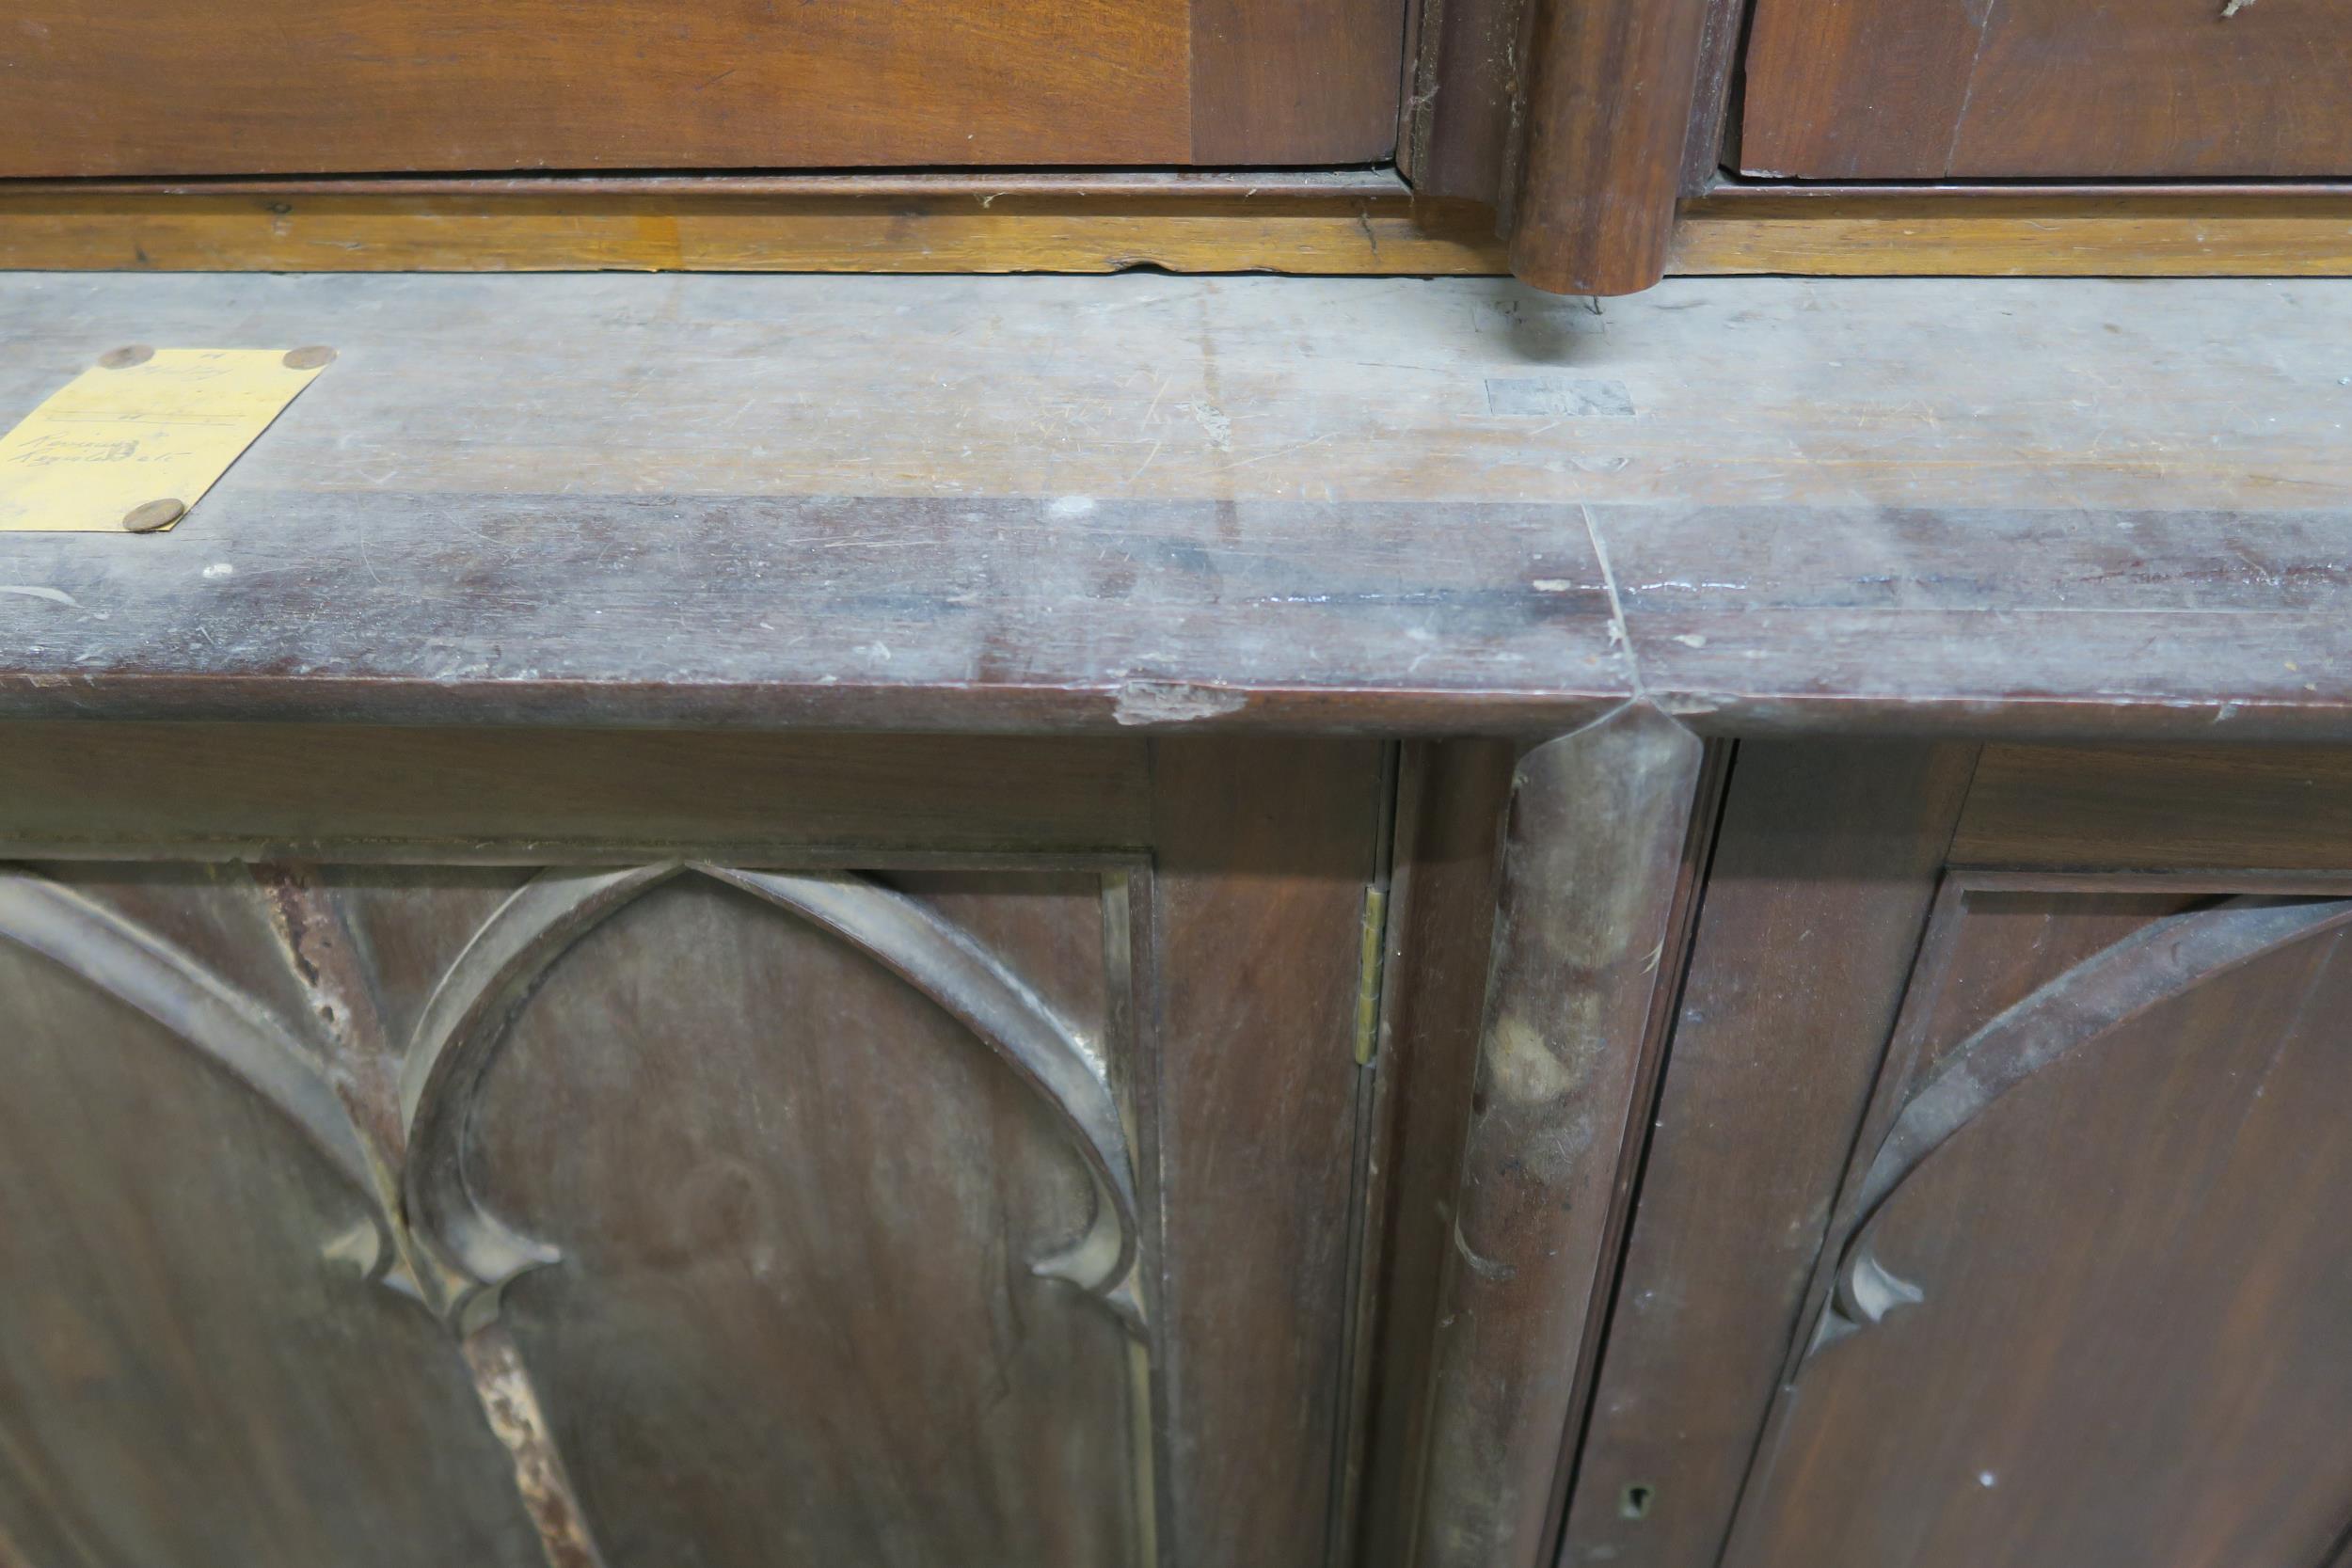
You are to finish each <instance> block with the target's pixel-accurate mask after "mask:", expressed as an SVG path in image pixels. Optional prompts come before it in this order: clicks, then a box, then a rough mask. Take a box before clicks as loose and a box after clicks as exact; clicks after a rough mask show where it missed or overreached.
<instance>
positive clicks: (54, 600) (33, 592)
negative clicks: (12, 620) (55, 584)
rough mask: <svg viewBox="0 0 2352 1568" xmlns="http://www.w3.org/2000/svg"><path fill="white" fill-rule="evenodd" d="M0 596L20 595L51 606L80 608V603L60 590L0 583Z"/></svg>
mask: <svg viewBox="0 0 2352 1568" xmlns="http://www.w3.org/2000/svg"><path fill="white" fill-rule="evenodd" d="M0 594H24V596H25V597H26V598H28V599H47V600H48V601H49V602H50V603H51V604H61V605H71V606H72V608H73V609H75V610H79V609H81V608H82V604H81V601H80V600H78V599H76V598H75V597H74V596H73V595H72V594H69V593H67V592H66V591H65V590H64V589H62V588H30V587H25V586H23V585H21V584H18V583H13V582H0Z"/></svg>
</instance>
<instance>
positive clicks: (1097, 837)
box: [0, 722, 1150, 948]
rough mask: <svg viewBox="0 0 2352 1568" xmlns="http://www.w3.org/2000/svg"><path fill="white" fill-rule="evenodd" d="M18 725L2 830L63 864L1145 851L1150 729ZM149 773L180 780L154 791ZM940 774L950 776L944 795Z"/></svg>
mask: <svg viewBox="0 0 2352 1568" xmlns="http://www.w3.org/2000/svg"><path fill="white" fill-rule="evenodd" d="M7 733H8V743H7V744H6V745H0V837H5V839H6V840H8V841H12V842H13V843H14V844H15V845H17V846H20V847H23V846H39V847H42V848H43V849H44V850H45V851H46V852H51V853H67V852H71V853H75V854H82V855H87V854H93V853H98V854H103V853H107V852H109V851H110V850H112V851H115V852H119V851H122V850H125V849H130V848H134V847H136V848H142V849H143V848H146V847H151V846H153V845H154V844H156V843H158V842H159V841H164V840H168V841H170V842H172V843H173V845H174V847H175V849H176V850H177V851H178V852H180V853H183V854H194V853H198V852H218V853H224V854H227V853H238V852H242V853H246V854H251V853H254V852H257V851H262V852H268V853H273V854H280V855H283V854H287V853H297V854H300V853H318V852H320V851H322V850H326V851H331V852H333V853H337V854H341V855H344V856H349V855H352V854H354V853H358V854H362V855H370V856H382V855H391V856H395V857H397V856H401V855H404V854H405V855H407V856H412V857H413V856H416V855H419V854H426V855H442V856H447V855H453V854H455V855H460V856H480V857H484V858H493V859H499V858H502V859H506V860H510V861H511V860H515V859H517V858H524V859H527V858H530V857H532V856H533V855H545V854H547V853H548V852H549V851H551V850H558V849H562V850H566V851H569V852H571V853H574V854H580V853H586V854H588V855H590V856H591V857H593V858H596V859H601V860H607V861H610V860H614V859H621V860H627V859H630V858H647V857H650V858H659V855H660V851H662V850H664V849H670V850H684V849H694V850H698V851H700V852H701V853H703V854H706V855H709V854H715V853H717V852H718V851H720V850H723V849H724V848H726V847H730V846H742V847H753V846H756V847H759V848H760V849H761V850H762V851H763V852H765V853H767V854H771V855H772V854H774V853H776V852H777V851H778V850H779V849H784V848H788V847H800V848H802V849H803V850H817V851H827V852H830V853H832V854H834V855H837V854H840V853H848V852H855V853H859V854H863V855H866V856H868V857H870V856H872V855H873V854H875V853H876V852H877V851H889V852H892V853H894V854H895V855H897V856H899V857H904V856H905V855H908V854H935V853H938V852H942V851H946V852H966V853H973V852H977V853H1003V854H1011V853H1016V852H1029V853H1047V854H1060V855H1070V854H1084V853H1090V852H1099V851H1102V850H1106V849H1120V848H1136V847H1141V846H1142V845H1144V844H1146V843H1147V842H1148V841H1149V834H1150V815H1149V804H1148V800H1147V795H1146V791H1147V788H1148V781H1147V775H1146V758H1145V755H1144V747H1143V742H1142V741H1141V740H1140V739H1132V740H1117V739H1113V740H1093V741H1087V740H1080V741H1077V742H1076V743H1074V744H1073V743H1070V742H1067V741H1062V740H1053V739H1043V738H1022V737H1017V736H1001V737H995V738H989V737H977V736H976V737H972V738H970V739H967V740H952V741H943V740H937V739H915V738H912V737H891V736H821V735H781V734H779V735H767V736H762V735H746V734H715V733H711V732H707V731H706V732H696V731H680V730H667V731H661V732H659V733H653V732H642V731H641V732H634V733H632V732H628V731H612V730H603V731H597V730H575V731H528V730H525V731H483V730H469V731H452V730H427V729H384V728H359V729H351V728H344V727H342V726H334V725H329V726H325V727H321V726H316V725H307V724H271V723H251V724H238V725H235V726H233V727H220V726H208V725H201V724H182V723H160V724H128V725H119V724H109V725H105V726H103V727H101V726H96V725H88V724H74V723H64V722H59V723H31V724H22V725H13V726H10V727H9V729H8V732H7ZM159 775H162V776H168V777H169V778H171V779H172V780H173V785H172V788H171V789H170V790H169V791H168V792H167V793H165V794H164V795H162V796H158V794H157V792H156V791H155V790H154V788H153V787H152V781H153V780H154V779H155V778H156V777H157V776H159ZM943 776H945V777H946V778H950V779H953V780H955V781H957V786H956V788H955V789H954V790H953V792H952V794H951V796H950V797H949V798H948V799H945V800H943V799H942V798H941V793H942V792H941V790H940V788H939V781H940V780H941V778H942V777H943ZM852 847H853V849H852ZM172 902H173V903H175V904H179V903H183V902H184V898H183V897H175V899H173V900H172ZM241 930H242V928H241ZM229 945H230V946H231V947H232V948H233V946H234V945H235V943H233V942H231V943H230V944H229Z"/></svg>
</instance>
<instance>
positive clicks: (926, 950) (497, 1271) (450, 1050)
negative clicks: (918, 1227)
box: [401, 862, 1141, 1330]
mask: <svg viewBox="0 0 2352 1568" xmlns="http://www.w3.org/2000/svg"><path fill="white" fill-rule="evenodd" d="M686 875H694V876H702V877H707V878H709V879H712V880H714V881H717V882H720V883H722V884H723V885H725V886H728V887H732V888H735V889H738V890H739V891H741V892H743V893H746V894H749V895H751V896H753V897H755V898H757V899H758V900H760V901H761V902H763V903H765V904H768V905H770V906H771V907H772V908H775V909H777V910H779V911H785V912H787V913H788V914H791V915H794V916H797V917H799V918H801V919H803V920H805V921H807V922H808V923H809V924H811V925H814V926H817V927H819V928H821V929H824V930H826V931H829V932H831V933H833V934H834V935H835V936H837V937H839V938H841V939H842V940H843V941H845V942H849V943H850V944H851V945H852V946H853V947H855V948H856V949H858V950H859V951H860V952H862V953H863V954H865V955H866V957H867V958H870V959H872V960H873V961H874V962H876V963H878V964H880V965H881V966H882V967H883V968H884V969H886V970H888V971H889V972H890V973H892V974H896V975H898V977H899V978H900V979H902V980H904V981H905V982H906V983H907V984H908V985H910V986H912V987H913V988H914V990H916V991H918V992H920V993H921V994H922V995H924V996H926V997H928V998H929V999H930V1001H932V1002H933V1003H934V1004H936V1005H937V1006H940V1007H941V1008H943V1009H944V1010H945V1011H946V1012H947V1013H948V1014H949V1016H951V1017H953V1018H954V1019H956V1020H957V1021H958V1022H960V1023H961V1024H962V1025H963V1026H964V1027H965V1028H966V1029H967V1030H969V1031H970V1032H971V1033H972V1034H973V1035H974V1036H975V1037H977V1039H978V1040H979V1041H980V1042H981V1043H983V1044H984V1045H986V1046H987V1047H988V1048H989V1049H990V1050H991V1051H993V1053H995V1054H996V1055H997V1056H998V1057H999V1058H1000V1059H1001V1060H1003V1061H1004V1062H1005V1063H1006V1064H1007V1065H1008V1066H1009V1067H1010V1068H1011V1069H1013V1071H1014V1072H1015V1074H1016V1075H1017V1076H1018V1077H1019V1078H1020V1080H1021V1081H1022V1082H1023V1083H1024V1084H1025V1085H1027V1086H1028V1088H1029V1089H1030V1090H1031V1091H1032V1092H1033V1093H1034V1094H1036V1095H1037V1096H1038V1097H1039V1098H1040V1099H1041V1101H1043V1102H1044V1103H1045V1104H1046V1106H1047V1107H1048V1108H1049V1109H1050V1110H1051V1111H1052V1112H1053V1113H1054V1114H1055V1115H1056V1117H1057V1118H1058V1119H1059V1120H1060V1122H1061V1123H1062V1125H1063V1127H1064V1128H1065V1130H1066V1131H1067V1132H1068V1133H1069V1134H1070V1138H1071V1142H1072V1143H1073V1146H1074V1147H1075V1148H1076V1149H1077V1151H1078V1153H1079V1154H1080V1156H1081V1157H1082V1158H1083V1159H1084V1161H1085V1163H1086V1165H1087V1168H1088V1171H1089V1177H1090V1178H1091V1181H1092V1185H1093V1188H1094V1208H1093V1214H1092V1218H1091V1220H1090V1222H1089V1227H1088V1228H1087V1230H1086V1232H1085V1233H1084V1234H1083V1235H1082V1236H1081V1237H1079V1238H1078V1240H1077V1241H1076V1242H1075V1243H1073V1244H1072V1245H1070V1246H1069V1247H1067V1248H1065V1249H1063V1250H1061V1251H1059V1252H1057V1253H1055V1254H1053V1255H1052V1256H1050V1257H1047V1258H1043V1259H1038V1260H1037V1261H1036V1262H1035V1263H1034V1264H1033V1265H1032V1267H1033V1268H1034V1269H1035V1270H1036V1271H1037V1272H1038V1273H1039V1274H1041V1275H1051V1276H1054V1277H1057V1278H1062V1279H1066V1280H1069V1281H1071V1282H1072V1283H1073V1284H1075V1285H1077V1286H1079V1287H1080V1288H1081V1289H1084V1290H1086V1291H1089V1292H1090V1293H1092V1294H1094V1295H1095V1296H1097V1297H1099V1298H1100V1299H1102V1300H1103V1301H1104V1303H1105V1304H1106V1305H1108V1306H1109V1307H1111V1309H1112V1310H1113V1311H1114V1312H1115V1313H1117V1314H1118V1315H1119V1316H1120V1319H1121V1321H1122V1322H1124V1323H1126V1324H1127V1325H1128V1326H1129V1328H1130V1329H1131V1330H1132V1329H1137V1328H1139V1326H1140V1323H1141V1303H1140V1298H1139V1295H1138V1293H1137V1291H1136V1252H1137V1235H1138V1229H1137V1225H1136V1200H1135V1177H1134V1170H1133V1162H1132V1159H1131V1157H1130V1154H1129V1150H1128V1147H1127V1141H1126V1137H1125V1132H1124V1130H1123V1127H1122V1124H1121V1121H1120V1115H1119V1108H1118V1103H1117V1101H1116V1099H1115V1097H1114V1096H1113V1094H1112V1092H1111V1088H1110V1082H1109V1077H1108V1071H1107V1068H1106V1065H1105V1064H1104V1062H1103V1061H1102V1060H1101V1059H1100V1058H1099V1057H1097V1056H1096V1055H1095V1054H1094V1053H1091V1052H1089V1050H1088V1049H1087V1047H1086V1046H1085V1044H1084V1043H1083V1042H1082V1041H1081V1040H1079V1038H1078V1037H1076V1036H1075V1035H1074V1034H1073V1032H1072V1031H1071V1030H1070V1029H1069V1028H1068V1027H1067V1026H1066V1025H1065V1024H1063V1023H1062V1022H1060V1021H1059V1020H1058V1019H1057V1018H1056V1017H1055V1016H1054V1014H1053V1012H1052V1011H1051V1009H1049V1008H1048V1007H1047V1006H1045V1005H1044V1004H1043V1003H1042V1002H1041V1001H1040V1000H1039V999H1038V998H1037V996H1036V995H1035V994H1034V993H1033V992H1031V991H1030V990H1028V988H1027V987H1025V986H1024V985H1023V984H1022V983H1021V981H1020V979H1019V978H1018V977H1017V976H1016V975H1014V974H1012V973H1011V972H1010V971H1009V970H1008V969H1007V968H1006V967H1005V966H1004V965H1003V964H1002V963H1001V962H999V961H998V960H997V959H996V958H993V956H992V955H990V954H989V953H987V952H986V951H985V950H984V949H982V948H981V947H980V945H979V944H978V943H977V942H974V941H973V940H972V939H971V938H970V937H969V936H968V935H967V934H965V933H964V932H962V931H961V930H960V929H958V928H957V927H955V926H954V925H952V924H951V923H950V922H948V921H946V920H945V919H944V918H942V917H941V916H939V915H938V914H936V913H934V912H932V911H930V909H928V908H927V907H925V906H924V905H922V904H920V903H918V902H916V901H915V900H914V899H911V898H907V897H905V896H903V895H899V894H898V893H895V892H893V891H891V890H890V889H888V888H885V887H882V886H881V885H879V884H877V883H875V882H871V881H868V880H866V879H862V878H858V877H853V876H831V875H803V874H797V873H786V872H772V871H746V870H739V869H733V868H728V867H723V866H714V865H706V864H699V863H682V862H667V863H660V864H655V865H646V866H637V867H631V868H627V869H622V870H587V871H581V870H564V869H558V870H551V871H548V872H544V873H542V874H541V875H540V876H538V877H536V878H534V879H532V881H531V882H529V883H528V884H526V885H525V886H524V887H523V888H522V889H520V890H519V891H518V892H516V894H515V895H514V896H513V897H511V898H509V899H508V900H507V901H506V903H505V904H503V905H502V906H501V908H500V909H499V910H498V911H497V912H496V913H495V914H493V915H492V916H491V917H490V919H489V920H488V921H486V922H485V924H484V925H483V927H481V928H480V929H479V930H478V931H476V932H475V933H474V936H473V938H472V939H471V940H470V941H469V942H468V944H467V946H466V948H465V950H464V951H463V952H462V953H460V954H459V955H458V957H457V958H456V959H455V961H454V962H453V963H452V964H451V966H450V968H449V970H448V972H447V973H446V974H444V975H443V976H442V979H441V981H440V983H439V985H438V986H437V988H436V989H435V991H434V994H433V996H432V998H431V1000H430V1001H429V1002H428V1003H427V1004H426V1006H425V1007H424V1010H423V1012H422V1013H421V1015H420V1017H419V1020H418V1022H417V1025H416V1028H415V1031H414V1033H413V1034H412V1036H411V1037H410V1040H409V1043H408V1047H407V1050H406V1053H405V1057H404V1060H403V1068H402V1080H401V1114H402V1119H403V1123H404V1125H405V1132H406V1140H407V1149H408V1162H407V1166H406V1172H405V1194H404V1196H405V1205H406V1209H407V1218H408V1223H409V1226H410V1227H411V1228H412V1230H413V1231H414V1233H415V1234H416V1235H417V1236H418V1237H419V1238H420V1239H421V1241H422V1242H423V1243H424V1245H425V1247H426V1249H427V1250H428V1251H429V1252H430V1253H432V1254H433V1256H434V1258H435V1259H436V1260H437V1262H438V1263H439V1264H440V1265H442V1266H443V1268H445V1269H446V1270H447V1271H448V1275H447V1277H446V1278H444V1279H443V1280H441V1281H440V1282H439V1286H440V1291H441V1295H442V1304H443V1307H444V1309H445V1310H447V1311H449V1312H450V1313H451V1315H452V1316H453V1318H455V1319H456V1320H457V1321H458V1322H459V1323H461V1324H468V1325H470V1324H473V1323H482V1322H486V1321H487V1320H488V1319H489V1318H490V1317H492V1316H494V1315H495V1313H496V1310H497V1305H498V1297H499V1292H500V1291H501V1290H502V1289H503V1287H504V1286H505V1285H506V1283H507V1282H508V1281H510V1280H512V1279H514V1278H515V1277H516V1275H520V1274H522V1273H523V1272H525V1271H526V1270H529V1269H532V1268H535V1267H539V1266H541V1265H543V1264H546V1263H549V1262H553V1261H555V1260H556V1259H557V1258H558V1257H559V1256H560V1255H559V1253H558V1252H557V1250H556V1249H555V1248H553V1247H551V1246H549V1245H548V1244H547V1243H544V1242H540V1241H538V1240H536V1239H534V1238H532V1237H530V1236H526V1235H523V1234H521V1233H519V1232H517V1231H516V1230H515V1229H514V1228H512V1227H508V1226H507V1225H505V1224H504V1223H503V1222H501V1221H500V1220H499V1219H498V1218H497V1217H496V1216H494V1215H492V1214H490V1213H489V1212H487V1211H486V1210H485V1209H484V1208H483V1206H482V1205H481V1203H480V1202H479V1201H478V1200H477V1199H476V1197H475V1196H474V1194H473V1192H472V1190H471V1188H470V1187H469V1184H468V1180H467V1173H466V1153H465V1146H466V1139H467V1132H468V1127H469V1120H470V1117H471V1114H472V1106H473V1104H474V1101H475V1099H476V1091H477V1090H478V1088H479V1087H480V1085H481V1082H482V1079H483V1077H484V1075H485V1072H486V1071H487V1070H488V1068H489V1066H490V1064H491V1063H492V1062H493V1061H494V1060H495V1059H496V1057H497V1055H498V1051H499V1048H500V1045H501V1041H502V1039H503V1038H504V1036H505V1033H506V1029H507V1025H508V1023H509V1022H511V1021H512V1020H513V1018H514V1017H515V1016H516V1012H517V1011H518V1010H519V1009H520V1008H521V1007H522V1006H524V1005H525V1004H526V1002H527V1001H528V999H529V997H530V994H531V991H532V988H533V987H534V986H535V985H536V984H537V983H538V981H539V979H540V977H541V976H542V975H544V974H546V972H547V971H548V968H549V967H550V966H551V965H552V964H553V963H554V962H555V961H556V959H557V958H560V957H562V956H563V954H564V952H565V951H566V950H567V949H568V948H570V947H571V945H572V944H573V943H574V942H578V941H580V939H581V938H582V937H584V936H585V935H586V934H587V933H588V932H589V931H591V930H593V929H594V928H596V927H597V926H598V925H600V924H602V923H603V922H604V921H606V920H608V919H610V918H612V916H613V915H614V914H616V913H618V912H619V911H621V910H622V909H624V908H626V907H627V906H628V904H629V903H631V902H632V901H634V900H635V899H637V898H639V897H642V896H644V895H645V894H647V893H650V892H652V891H653V890H654V889H655V888H657V887H660V886H661V885H662V884H663V883H665V882H668V881H670V880H671V879H675V878H677V877H680V876H686Z"/></svg>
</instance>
